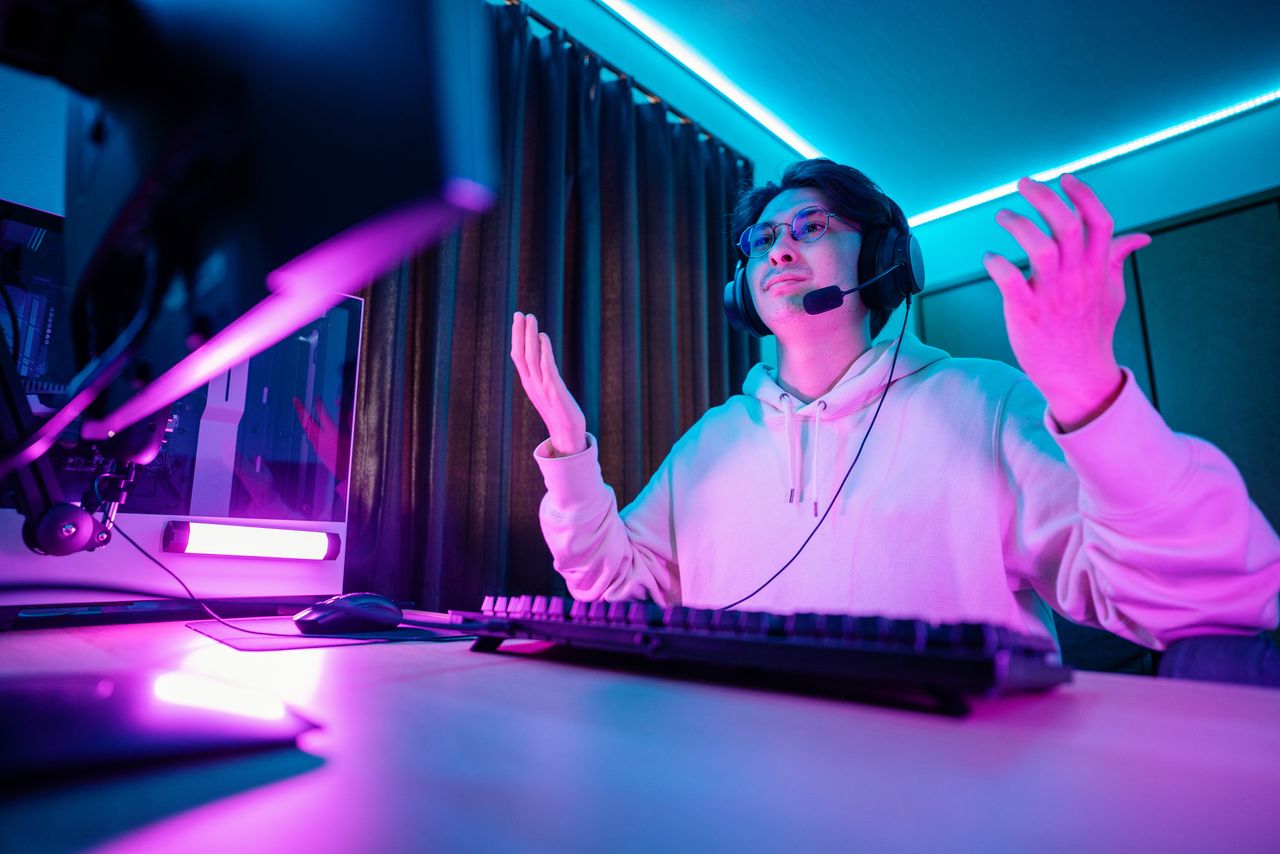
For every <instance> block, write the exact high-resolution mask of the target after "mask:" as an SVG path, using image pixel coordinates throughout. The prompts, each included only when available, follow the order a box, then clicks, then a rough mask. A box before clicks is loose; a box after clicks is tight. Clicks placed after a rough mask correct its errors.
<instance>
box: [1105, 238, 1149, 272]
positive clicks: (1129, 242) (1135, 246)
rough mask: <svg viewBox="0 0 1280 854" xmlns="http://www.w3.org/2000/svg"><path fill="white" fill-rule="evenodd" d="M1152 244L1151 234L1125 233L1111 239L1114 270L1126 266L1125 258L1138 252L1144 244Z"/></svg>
mask: <svg viewBox="0 0 1280 854" xmlns="http://www.w3.org/2000/svg"><path fill="white" fill-rule="evenodd" d="M1150 244H1151V235H1149V234H1141V233H1138V234H1123V235H1121V236H1120V237H1117V238H1116V239H1115V240H1113V241H1111V259H1110V260H1111V267H1112V269H1113V270H1119V269H1120V268H1121V267H1123V266H1124V262H1125V259H1126V258H1128V257H1129V256H1130V255H1132V254H1133V253H1134V252H1137V251H1138V250H1139V249H1141V248H1142V247H1144V246H1149V245H1150Z"/></svg>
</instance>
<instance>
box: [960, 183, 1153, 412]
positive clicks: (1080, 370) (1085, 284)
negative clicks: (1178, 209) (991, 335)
mask: <svg viewBox="0 0 1280 854" xmlns="http://www.w3.org/2000/svg"><path fill="white" fill-rule="evenodd" d="M1062 189H1063V191H1064V192H1065V193H1066V195H1067V198H1068V199H1070V200H1071V202H1072V204H1073V205H1074V206H1075V208H1074V209H1072V208H1071V207H1070V206H1068V205H1067V203H1066V202H1064V201H1063V200H1062V199H1061V198H1059V196H1058V194H1057V193H1055V192H1054V191H1053V190H1052V189H1051V188H1050V187H1049V186H1048V185H1046V184H1041V183H1039V182H1038V181H1033V180H1031V179H1030V178H1023V179H1022V180H1021V181H1019V182H1018V192H1020V193H1021V194H1022V196H1023V198H1025V199H1026V200H1027V201H1028V202H1030V203H1031V206H1032V207H1033V208H1035V209H1036V211H1037V212H1039V214H1040V216H1042V217H1043V218H1044V221H1045V223H1047V224H1048V226H1049V231H1050V234H1045V233H1044V232H1043V231H1041V230H1040V228H1039V227H1037V226H1036V224H1035V223H1034V222H1032V221H1031V220H1029V219H1027V218H1026V217H1025V216H1022V215H1021V214H1017V213H1014V212H1013V211H1010V210H1001V211H1000V212H999V213H997V214H996V222H997V223H999V224H1000V226H1001V227H1002V228H1004V229H1005V230H1006V231H1008V232H1009V233H1010V234H1011V235H1013V238H1014V239H1015V240H1017V241H1018V243H1019V244H1020V245H1021V246H1022V248H1023V249H1024V250H1025V251H1026V253H1027V258H1028V260H1029V261H1030V262H1031V277H1030V278H1027V277H1025V276H1023V275H1022V271H1021V270H1019V269H1018V268H1017V267H1016V266H1014V265H1013V264H1012V263H1010V261H1009V260H1008V259H1007V258H1005V257H1003V256H1001V255H997V254H995V253H994V252H988V253H987V254H986V255H985V256H983V259H982V263H983V265H984V266H985V267H986V268H987V273H988V274H989V275H990V276H991V278H992V280H993V281H994V282H995V283H996V286H997V287H998V288H999V289H1000V294H1001V296H1002V297H1003V298H1004V319H1005V325H1006V326H1007V328H1008V332H1009V344H1010V345H1011V346H1012V347H1013V352H1014V355H1015V356H1017V357H1018V364H1019V365H1021V366H1022V369H1023V370H1024V371H1026V372H1027V376H1028V377H1029V378H1030V379H1031V381H1032V382H1033V383H1035V384H1036V386H1037V387H1038V388H1039V389H1040V391H1041V392H1042V393H1043V394H1044V396H1045V399H1046V400H1047V401H1048V403H1049V412H1050V413H1051V414H1052V415H1053V417H1054V420H1056V421H1057V422H1058V424H1059V425H1060V426H1061V427H1062V428H1063V429H1064V430H1074V429H1076V428H1078V427H1082V426H1084V425H1085V424H1087V423H1088V422H1090V421H1092V420H1093V419H1094V418H1095V417H1097V416H1098V415H1100V414H1101V413H1102V412H1103V411H1104V410H1105V409H1106V408H1107V407H1108V406H1110V405H1111V403H1112V402H1113V401H1114V400H1115V398H1116V396H1117V395H1118V394H1119V393H1120V389H1121V387H1122V386H1123V380H1124V375H1123V374H1122V373H1121V372H1120V367H1119V365H1118V364H1117V363H1116V357H1115V347H1114V341H1115V331H1116V321H1117V320H1119V319H1120V310H1121V309H1122V308H1123V307H1124V262H1125V259H1126V258H1128V257H1129V255H1130V254H1132V253H1133V252H1135V251H1136V250H1138V249H1141V248H1142V247H1143V246H1146V245H1147V244H1148V243H1150V242H1151V238H1150V237H1148V236H1147V235H1145V234H1129V235H1123V236H1121V237H1113V233H1114V223H1113V222H1112V219H1111V214H1110V213H1109V212H1108V211H1107V209H1106V208H1105V207H1104V206H1103V204H1102V202H1101V201H1099V200H1098V197H1097V196H1096V195H1095V194H1094V192H1093V190H1091V189H1090V188H1089V187H1088V185H1086V184H1085V183H1084V182H1083V181H1081V180H1080V179H1079V178H1076V177H1075V176H1074V175H1063V176H1062Z"/></svg>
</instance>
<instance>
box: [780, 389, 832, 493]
mask: <svg viewBox="0 0 1280 854" xmlns="http://www.w3.org/2000/svg"><path fill="white" fill-rule="evenodd" d="M778 402H779V403H781V404H782V407H783V409H782V415H783V424H784V427H785V429H786V431H787V503H788V504H794V503H795V502H796V501H797V500H800V496H801V495H803V490H802V489H801V487H800V481H801V476H802V472H803V470H804V462H803V460H804V456H803V452H802V451H801V449H800V431H798V430H797V429H796V423H795V414H796V408H795V401H794V400H793V399H792V397H791V395H789V394H787V393H786V392H783V393H782V394H780V395H778ZM826 409H827V402H826V401H825V400H819V401H818V405H817V407H816V409H815V410H814V416H813V445H812V447H811V448H810V458H811V462H810V465H809V468H810V470H811V471H812V482H813V515H814V516H815V517H816V516H817V515H818V486H817V483H818V445H819V437H820V436H821V434H822V413H823V412H825V411H826ZM797 493H799V494H797Z"/></svg>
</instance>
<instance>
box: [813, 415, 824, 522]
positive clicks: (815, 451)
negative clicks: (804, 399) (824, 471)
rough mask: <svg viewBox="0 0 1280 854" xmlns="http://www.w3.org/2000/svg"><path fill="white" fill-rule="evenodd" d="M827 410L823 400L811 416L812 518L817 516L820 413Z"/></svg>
mask: <svg viewBox="0 0 1280 854" xmlns="http://www.w3.org/2000/svg"><path fill="white" fill-rule="evenodd" d="M826 408H827V402H826V401H825V400H820V401H818V411H817V413H816V414H815V415H814V416H813V462H812V463H811V464H810V466H809V472H810V477H812V478H813V516H814V518H815V519H816V518H817V516H818V436H819V435H820V434H821V428H822V413H823V411H825V410H826Z"/></svg>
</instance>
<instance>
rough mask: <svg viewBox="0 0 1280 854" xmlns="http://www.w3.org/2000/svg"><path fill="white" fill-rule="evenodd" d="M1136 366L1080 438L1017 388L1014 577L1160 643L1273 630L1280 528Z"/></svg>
mask: <svg viewBox="0 0 1280 854" xmlns="http://www.w3.org/2000/svg"><path fill="white" fill-rule="evenodd" d="M1125 373H1126V376H1125V385H1124V388H1123V390H1122V391H1121V393H1120V396H1119V397H1118V398H1117V399H1116V401H1115V402H1114V403H1113V404H1112V405H1111V406H1110V407H1108V408H1107V410H1106V411H1105V412H1103V413H1102V414H1101V415H1099V416H1098V417H1097V418H1096V419H1095V420H1094V421H1092V422H1090V423H1089V424H1088V425H1086V426H1084V427H1082V428H1081V429H1079V430H1076V431H1073V432H1071V433H1062V432H1061V431H1060V430H1059V429H1058V427H1057V425H1056V424H1054V423H1053V421H1052V419H1051V418H1049V416H1048V415H1047V412H1046V409H1045V404H1044V399H1043V398H1042V397H1041V396H1040V394H1039V392H1038V391H1037V390H1036V389H1035V387H1034V386H1033V385H1032V384H1031V383H1030V381H1029V380H1026V379H1025V378H1021V379H1019V380H1017V381H1015V382H1014V383H1013V384H1012V385H1011V386H1010V387H1009V389H1008V390H1007V391H1006V393H1005V396H1004V399H1003V400H1002V401H1001V406H1000V414H999V416H998V421H997V424H998V427H997V442H998V444H999V452H998V454H997V459H998V460H999V464H1000V465H1001V466H1003V468H1004V472H1003V476H1004V478H1005V484H1006V487H1007V490H1008V492H1007V495H1008V499H1009V502H1010V506H1009V513H1008V514H1007V516H1006V518H1009V519H1011V520H1012V521H1011V523H1010V525H1009V528H1008V530H1007V531H1006V536H1005V546H1004V549H1005V559H1006V566H1007V568H1008V570H1009V572H1010V574H1011V576H1012V578H1011V583H1014V585H1015V587H1017V586H1030V587H1031V588H1032V589H1034V590H1035V591H1036V592H1037V593H1038V594H1039V595H1040V596H1041V597H1043V598H1044V599H1045V600H1046V601H1047V602H1048V603H1049V604H1050V605H1051V606H1053V607H1054V608H1055V609H1056V610H1058V611H1059V612H1060V613H1062V614H1063V615H1065V616H1066V617H1068V618H1070V619H1072V620H1075V621H1077V622H1082V623H1088V624H1091V625H1096V626H1100V627H1102V628H1104V629H1107V630H1108V631H1111V632H1114V633H1115V634H1118V635H1120V636H1122V637H1126V638H1129V639H1130V640H1133V641H1136V642H1138V643H1141V644H1144V645H1146V646H1149V647H1152V648H1155V649H1162V648H1164V647H1165V646H1167V645H1168V644H1169V643H1171V642H1173V641H1175V640H1178V639H1180V638H1184V637H1189V636H1193V635H1203V634H1242V633H1256V632H1258V631H1259V630H1261V629H1269V628H1274V627H1275V626H1276V623H1277V594H1278V593H1280V539H1278V538H1277V536H1276V532H1275V530H1274V529H1273V528H1272V527H1271V525H1270V524H1268V522H1267V520H1266V519H1265V518H1264V517H1263V515H1262V513H1261V511H1259V510H1258V508H1257V506H1255V505H1254V504H1253V502H1252V501H1250V500H1249V495H1248V492H1247V491H1246V489H1245V484H1244V481H1243V479H1242V478H1241V476H1240V473H1239V471H1238V470H1237V469H1236V467H1235V466H1234V465H1233V464H1232V463H1231V461H1230V460H1229V459H1228V458H1227V457H1226V455H1225V454H1223V453H1222V452H1221V451H1220V450H1218V449H1217V448H1215V447H1214V446H1213V445H1211V444H1209V443H1208V442H1205V441H1203V440H1201V439H1197V438H1195V437H1192V436H1186V435H1182V434H1179V433H1175V432H1173V431H1172V430H1171V429H1169V427H1168V425H1167V424H1165V422H1164V420H1163V419H1162V418H1161V417H1160V415H1159V413H1157V412H1156V411H1155V409H1154V408H1153V407H1152V406H1151V404H1150V403H1149V402H1148V401H1147V399H1146V397H1145V396H1144V395H1143V394H1142V392H1141V390H1140V389H1139V388H1138V386H1137V383H1136V382H1135V381H1134V379H1133V375H1132V374H1130V373H1128V372H1127V371H1126V372H1125Z"/></svg>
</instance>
